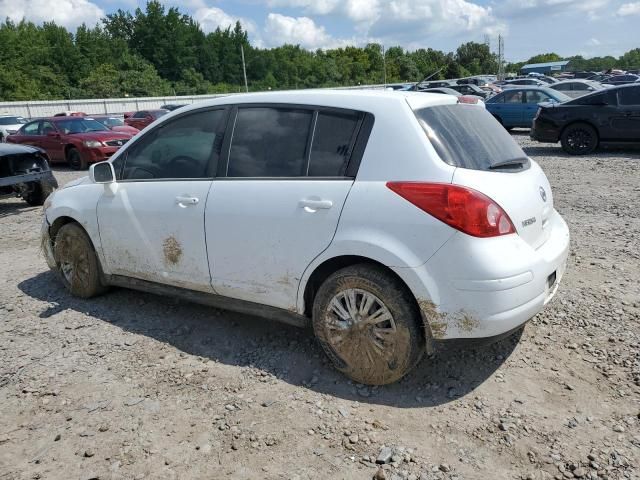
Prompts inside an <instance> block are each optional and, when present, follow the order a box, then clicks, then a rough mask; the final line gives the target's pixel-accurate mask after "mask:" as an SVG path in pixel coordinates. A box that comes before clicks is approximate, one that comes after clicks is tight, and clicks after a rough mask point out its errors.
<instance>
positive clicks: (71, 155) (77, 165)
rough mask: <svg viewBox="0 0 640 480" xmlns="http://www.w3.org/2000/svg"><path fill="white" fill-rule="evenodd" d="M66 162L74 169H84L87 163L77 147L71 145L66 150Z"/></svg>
mask: <svg viewBox="0 0 640 480" xmlns="http://www.w3.org/2000/svg"><path fill="white" fill-rule="evenodd" d="M67 162H68V163H69V166H70V167H71V168H73V169H74V170H86V169H87V165H88V164H87V161H86V160H85V159H84V158H82V155H80V152H79V151H78V149H77V148H73V147H72V148H70V149H69V151H68V152H67Z"/></svg>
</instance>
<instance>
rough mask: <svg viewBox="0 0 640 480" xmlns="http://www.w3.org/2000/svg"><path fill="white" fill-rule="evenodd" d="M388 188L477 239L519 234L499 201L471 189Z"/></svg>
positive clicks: (425, 185)
mask: <svg viewBox="0 0 640 480" xmlns="http://www.w3.org/2000/svg"><path fill="white" fill-rule="evenodd" d="M387 187H389V188H390V189H391V190H393V191H394V192H395V193H397V194H398V195H400V196H401V197H402V198H404V199H405V200H407V201H409V202H411V203H413V204H414V205H415V206H416V207H418V208H419V209H421V210H424V211H425V212H427V213H428V214H429V215H431V216H433V217H435V218H437V219H438V220H440V221H442V222H444V223H446V224H447V225H449V226H451V227H453V228H455V229H456V230H460V231H461V232H464V233H466V234H468V235H472V236H474V237H481V238H487V237H497V236H500V235H508V234H510V233H516V229H515V227H514V226H513V222H511V219H510V218H509V216H508V215H507V214H506V212H505V211H504V210H503V209H502V208H501V207H500V205H498V204H497V203H496V202H494V201H493V200H491V199H490V198H489V197H487V196H486V195H484V194H482V193H480V192H478V191H476V190H473V189H471V188H467V187H462V186H460V185H451V184H448V183H422V182H387Z"/></svg>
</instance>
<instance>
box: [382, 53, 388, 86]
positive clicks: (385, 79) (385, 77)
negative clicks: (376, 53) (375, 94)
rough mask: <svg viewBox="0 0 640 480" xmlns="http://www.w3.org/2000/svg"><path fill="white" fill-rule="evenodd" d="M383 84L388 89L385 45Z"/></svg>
mask: <svg viewBox="0 0 640 480" xmlns="http://www.w3.org/2000/svg"><path fill="white" fill-rule="evenodd" d="M382 70H383V74H382V83H383V84H384V88H387V56H386V54H385V51H384V45H382Z"/></svg>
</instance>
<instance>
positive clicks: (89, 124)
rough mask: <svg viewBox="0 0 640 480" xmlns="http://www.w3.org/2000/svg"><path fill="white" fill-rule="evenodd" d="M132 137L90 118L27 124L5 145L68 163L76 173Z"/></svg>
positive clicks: (110, 152)
mask: <svg viewBox="0 0 640 480" xmlns="http://www.w3.org/2000/svg"><path fill="white" fill-rule="evenodd" d="M132 136H133V135H131V134H128V133H122V132H113V131H111V130H109V129H108V128H107V127H105V126H104V125H102V124H101V123H100V122H97V121H96V120H93V119H91V118H83V117H53V118H43V119H40V120H34V121H33V122H29V123H26V124H25V125H23V126H22V128H20V130H18V132H17V133H15V134H14V135H9V136H8V137H7V142H10V143H21V144H25V145H34V146H36V147H40V148H42V149H43V150H45V151H46V152H47V155H48V156H49V159H50V160H51V163H56V162H67V163H68V164H69V165H70V166H71V168H73V169H76V170H79V169H85V168H87V166H88V165H89V164H90V163H96V162H102V161H103V160H107V159H108V158H109V157H111V155H113V154H114V153H115V152H117V151H118V149H119V148H120V147H121V146H122V145H124V144H125V143H127V142H128V141H129V139H131V137H132Z"/></svg>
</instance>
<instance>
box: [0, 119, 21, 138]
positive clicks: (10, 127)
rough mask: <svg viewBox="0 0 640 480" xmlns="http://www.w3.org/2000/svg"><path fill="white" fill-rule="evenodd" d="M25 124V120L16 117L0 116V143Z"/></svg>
mask: <svg viewBox="0 0 640 480" xmlns="http://www.w3.org/2000/svg"><path fill="white" fill-rule="evenodd" d="M25 123H27V119H26V118H24V117H20V116H17V115H0V142H4V141H6V139H7V137H8V136H9V135H12V134H14V133H16V132H17V131H18V130H20V127H21V126H22V125H24V124H25Z"/></svg>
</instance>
